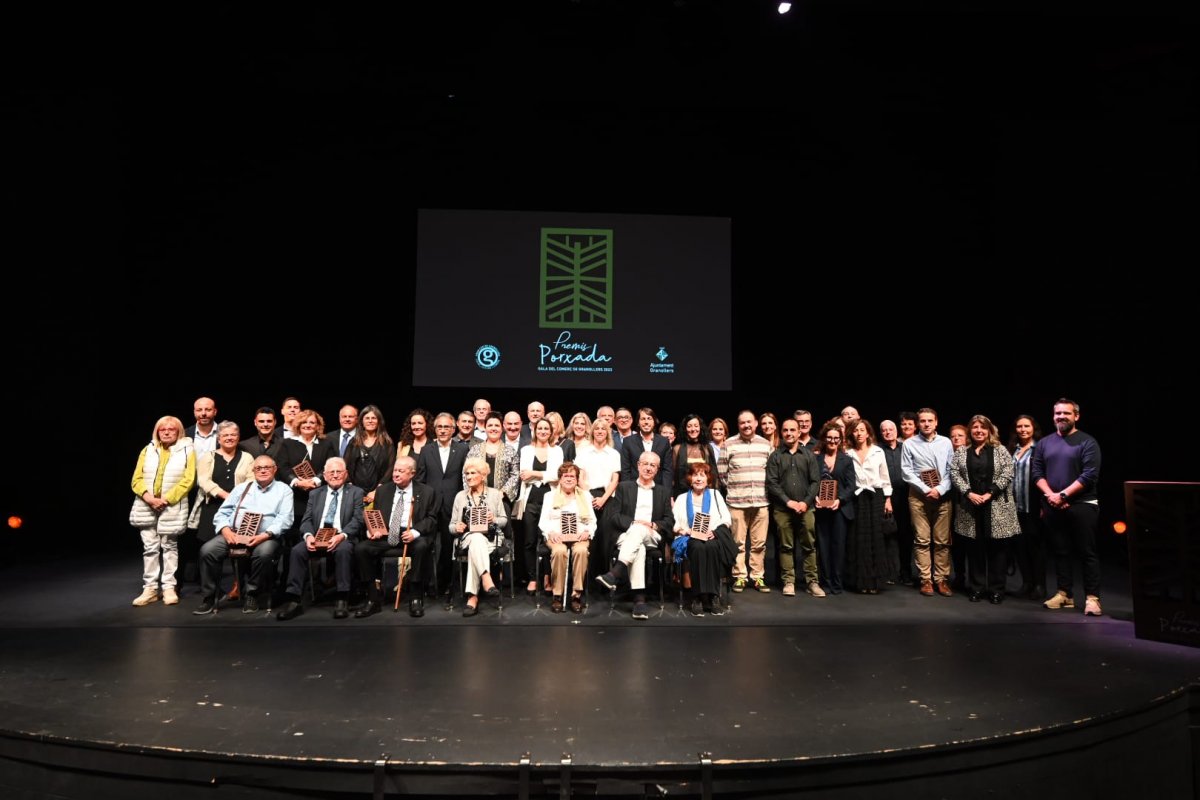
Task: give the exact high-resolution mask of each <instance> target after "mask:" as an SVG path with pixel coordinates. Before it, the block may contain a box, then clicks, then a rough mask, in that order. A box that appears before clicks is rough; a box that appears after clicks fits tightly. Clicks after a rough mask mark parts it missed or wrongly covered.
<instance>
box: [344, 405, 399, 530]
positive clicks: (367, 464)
mask: <svg viewBox="0 0 1200 800" xmlns="http://www.w3.org/2000/svg"><path fill="white" fill-rule="evenodd" d="M396 449H397V448H396V445H395V444H394V443H393V442H392V437H391V436H388V432H387V424H386V423H385V422H384V421H383V412H382V411H380V410H379V407H378V406H363V410H362V413H361V414H359V415H358V425H357V427H355V429H354V438H353V439H351V440H350V446H349V447H347V448H346V474H347V475H349V476H350V483H352V484H354V485H355V486H357V487H358V488H360V489H362V490H363V504H364V505H365V506H368V507H369V506H370V505H371V504H372V503H374V502H375V490H376V489H378V488H379V486H380V485H381V484H382V483H383V482H384V481H390V480H391V478H392V465H393V464H394V463H396Z"/></svg>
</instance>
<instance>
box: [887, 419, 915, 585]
mask: <svg viewBox="0 0 1200 800" xmlns="http://www.w3.org/2000/svg"><path fill="white" fill-rule="evenodd" d="M879 438H880V439H881V442H880V445H879V448H880V449H881V450H883V457H884V459H885V460H886V461H887V468H888V478H890V479H891V481H892V524H891V525H890V526H889V525H888V524H887V515H886V514H885V515H884V538H883V543H884V546H885V547H887V551H888V561H889V562H890V563H891V564H892V566H893V567H894V568H895V569H894V570H893V573H894V574H895V577H894V578H892V579H891V580H889V582H891V581H895V582H896V583H899V584H900V585H901V586H911V585H912V582H913V573H912V523H911V522H910V520H909V516H908V488H907V487H906V486H905V484H904V473H903V472H902V471H901V469H900V454H901V452H903V443H902V442H901V441H900V429H899V428H898V427H897V426H896V423H895V422H892V421H891V420H890V419H885V420H884V421H883V422H881V423H879ZM889 527H890V528H891V532H890V533H889V532H888V529H889Z"/></svg>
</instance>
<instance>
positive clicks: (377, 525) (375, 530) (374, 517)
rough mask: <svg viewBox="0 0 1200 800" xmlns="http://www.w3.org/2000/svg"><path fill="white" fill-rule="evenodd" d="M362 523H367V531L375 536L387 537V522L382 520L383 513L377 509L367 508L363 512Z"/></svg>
mask: <svg viewBox="0 0 1200 800" xmlns="http://www.w3.org/2000/svg"><path fill="white" fill-rule="evenodd" d="M363 521H365V522H366V523H367V530H368V531H369V532H371V533H372V534H374V535H375V536H387V534H388V526H387V522H386V521H385V520H384V519H383V512H382V511H380V510H379V509H378V508H369V509H367V510H366V511H364V512H363Z"/></svg>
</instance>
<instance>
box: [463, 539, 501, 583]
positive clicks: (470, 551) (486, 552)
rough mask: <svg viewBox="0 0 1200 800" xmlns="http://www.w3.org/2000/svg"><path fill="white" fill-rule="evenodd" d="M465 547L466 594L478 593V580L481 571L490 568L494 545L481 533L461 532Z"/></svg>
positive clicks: (483, 571)
mask: <svg viewBox="0 0 1200 800" xmlns="http://www.w3.org/2000/svg"><path fill="white" fill-rule="evenodd" d="M463 543H464V544H465V545H466V548H467V585H466V591H467V594H479V582H480V578H481V576H482V575H483V573H485V572H488V571H490V570H491V568H492V551H493V550H495V549H496V546H495V545H494V544H492V543H491V542H489V541H488V538H487V537H486V536H484V535H483V534H482V533H466V534H463Z"/></svg>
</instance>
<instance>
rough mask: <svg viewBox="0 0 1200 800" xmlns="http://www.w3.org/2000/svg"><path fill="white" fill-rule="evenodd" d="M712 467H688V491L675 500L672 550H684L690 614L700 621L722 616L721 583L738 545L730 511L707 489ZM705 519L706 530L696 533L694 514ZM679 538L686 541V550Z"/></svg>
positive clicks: (723, 608)
mask: <svg viewBox="0 0 1200 800" xmlns="http://www.w3.org/2000/svg"><path fill="white" fill-rule="evenodd" d="M712 474H713V471H712V467H710V466H709V465H708V464H706V463H704V462H702V461H698V462H693V463H691V464H689V465H688V468H687V480H688V483H689V484H690V485H691V487H692V488H691V489H690V490H689V491H687V492H684V493H683V494H681V495H679V497H677V498H675V507H674V515H675V535H676V539H675V541H674V542H673V549H674V550H675V551H676V552H679V551H681V550H683V551H684V552H685V553H686V555H683V553H681V557H683V558H686V559H687V561H688V575H690V576H691V577H690V580H691V584H692V603H691V611H692V615H693V616H697V617H701V616H704V614H705V613H706V612H707V613H709V614H712V615H714V616H720V615H721V614H724V613H725V607H724V606H722V605H721V598H720V596H719V595H720V592H721V581H722V580H723V579H724V578H725V577H726V576H727V575H730V574H731V572H732V570H733V560H734V559H735V558H737V542H735V541H734V540H733V533H732V532H731V531H730V530H729V525H730V522H729V520H730V517H729V507H728V506H727V505H725V499H724V498H723V497H721V493H720V492H718V491H716V490H715V489H711V488H709V486H708V481H709V479H710V478H711V477H712ZM698 512H699V513H703V514H707V515H708V526H707V527H708V530H707V531H706V532H703V533H701V532H698V531H697V530H696V527H697V526H696V525H695V521H696V514H697V513H698ZM679 537H686V548H685V547H683V546H681V545H682V542H681V541H680V539H679Z"/></svg>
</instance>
